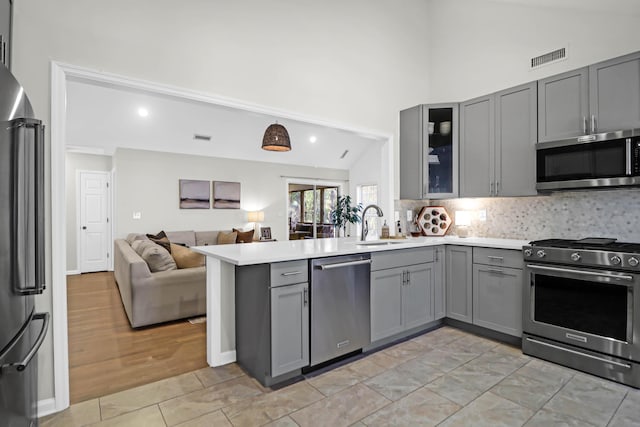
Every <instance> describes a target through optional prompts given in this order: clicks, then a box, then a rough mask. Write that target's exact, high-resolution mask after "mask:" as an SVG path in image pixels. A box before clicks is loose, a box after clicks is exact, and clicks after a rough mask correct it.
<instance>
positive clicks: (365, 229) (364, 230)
mask: <svg viewBox="0 0 640 427" xmlns="http://www.w3.org/2000/svg"><path fill="white" fill-rule="evenodd" d="M371 208H373V209H375V210H376V212H377V213H378V216H379V217H382V216H383V215H384V214H383V213H382V209H380V207H379V206H378V205H369V206H367V207H366V208H364V210H363V211H362V233H360V235H361V239H360V240H362V241H365V240H367V234H369V225H367V219H366V218H365V217H364V215H365V214H366V213H367V211H368V210H369V209H371Z"/></svg>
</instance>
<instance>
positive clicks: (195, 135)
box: [193, 133, 211, 141]
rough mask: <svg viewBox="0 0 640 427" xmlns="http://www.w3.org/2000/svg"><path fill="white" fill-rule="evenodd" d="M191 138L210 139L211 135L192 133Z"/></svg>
mask: <svg viewBox="0 0 640 427" xmlns="http://www.w3.org/2000/svg"><path fill="white" fill-rule="evenodd" d="M193 139H195V140H198V141H211V136H210V135H199V134H197V133H196V134H194V135H193Z"/></svg>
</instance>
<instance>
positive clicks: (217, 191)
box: [213, 181, 240, 209]
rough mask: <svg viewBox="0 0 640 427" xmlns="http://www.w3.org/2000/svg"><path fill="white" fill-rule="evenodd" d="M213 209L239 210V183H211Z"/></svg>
mask: <svg viewBox="0 0 640 427" xmlns="http://www.w3.org/2000/svg"><path fill="white" fill-rule="evenodd" d="M213 208H214V209H240V183H239V182H227V181H213Z"/></svg>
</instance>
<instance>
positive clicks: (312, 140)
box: [309, 136, 318, 144]
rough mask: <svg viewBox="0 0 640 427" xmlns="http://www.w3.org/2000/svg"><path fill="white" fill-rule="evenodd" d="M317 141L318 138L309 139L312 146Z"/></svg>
mask: <svg viewBox="0 0 640 427" xmlns="http://www.w3.org/2000/svg"><path fill="white" fill-rule="evenodd" d="M317 140H318V138H316V137H315V136H312V137H311V138H309V141H310V142H311V143H312V144H313V143H315V142H316V141H317Z"/></svg>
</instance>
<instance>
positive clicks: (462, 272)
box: [445, 246, 473, 323]
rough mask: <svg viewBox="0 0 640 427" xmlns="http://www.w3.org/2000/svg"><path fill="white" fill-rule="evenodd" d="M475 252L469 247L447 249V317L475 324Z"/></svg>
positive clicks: (448, 247)
mask: <svg viewBox="0 0 640 427" xmlns="http://www.w3.org/2000/svg"><path fill="white" fill-rule="evenodd" d="M472 254H473V252H472V248H471V247H468V246H447V247H446V261H445V263H446V271H447V279H446V281H447V285H446V288H447V317H450V318H452V319H456V320H460V321H463V322H467V323H472V322H473V311H472V310H473V300H472V295H473V271H472V265H473V255H472Z"/></svg>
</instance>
